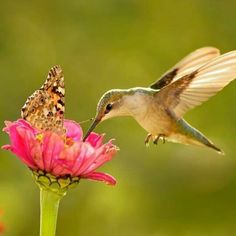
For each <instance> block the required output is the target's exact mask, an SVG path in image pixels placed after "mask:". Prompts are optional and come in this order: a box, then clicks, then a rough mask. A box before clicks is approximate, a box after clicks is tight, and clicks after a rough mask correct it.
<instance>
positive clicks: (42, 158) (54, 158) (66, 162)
mask: <svg viewBox="0 0 236 236" xmlns="http://www.w3.org/2000/svg"><path fill="white" fill-rule="evenodd" d="M5 124H6V127H5V128H4V129H3V131H5V132H6V133H7V134H8V135H9V137H10V141H11V144H10V145H4V146H3V147H2V148H3V149H5V150H10V151H11V152H13V153H14V154H15V155H16V156H17V157H19V159H20V160H21V161H22V162H23V163H24V164H26V165H27V166H28V167H29V168H30V169H32V170H36V171H38V170H41V171H44V172H46V173H50V174H52V175H53V176H55V177H63V176H71V177H78V178H79V179H81V178H83V179H91V180H98V181H103V182H105V183H107V184H110V185H115V183H116V180H115V178H114V177H112V176H111V175H109V174H106V173H102V172H96V169H97V168H99V167H100V166H102V165H103V164H104V163H105V162H107V161H109V160H111V158H112V157H113V156H114V154H115V153H116V151H117V147H116V146H115V145H113V144H112V141H109V142H108V143H105V144H103V143H102V142H103V135H99V134H96V133H92V134H91V135H90V136H89V137H88V138H87V139H86V141H85V142H83V141H82V139H83V131H82V129H81V127H80V125H79V124H78V123H76V122H74V121H70V120H65V121H64V127H65V128H66V135H58V134H57V133H55V132H51V131H41V130H37V129H35V128H34V127H32V126H31V125H30V124H29V123H28V122H26V121H25V120H23V119H19V120H17V121H14V122H9V121H7V122H5Z"/></svg>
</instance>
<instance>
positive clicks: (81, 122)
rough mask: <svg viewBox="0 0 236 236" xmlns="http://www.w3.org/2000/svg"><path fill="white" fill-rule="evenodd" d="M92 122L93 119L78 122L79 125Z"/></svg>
mask: <svg viewBox="0 0 236 236" xmlns="http://www.w3.org/2000/svg"><path fill="white" fill-rule="evenodd" d="M92 120H94V118H90V119H87V120H83V121H80V122H79V124H83V123H86V122H89V121H92Z"/></svg>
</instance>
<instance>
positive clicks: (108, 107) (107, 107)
mask: <svg viewBox="0 0 236 236" xmlns="http://www.w3.org/2000/svg"><path fill="white" fill-rule="evenodd" d="M111 109H112V104H110V103H109V104H107V106H106V110H105V114H107V113H108V112H109V111H110V110H111Z"/></svg>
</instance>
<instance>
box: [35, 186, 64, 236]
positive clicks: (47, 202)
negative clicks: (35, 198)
mask: <svg viewBox="0 0 236 236" xmlns="http://www.w3.org/2000/svg"><path fill="white" fill-rule="evenodd" d="M61 198H62V196H60V195H58V194H56V193H54V192H52V191H50V190H46V189H43V188H40V236H55V234H56V226H57V213H58V207H59V203H60V200H61Z"/></svg>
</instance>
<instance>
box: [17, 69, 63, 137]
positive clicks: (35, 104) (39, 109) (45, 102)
mask: <svg viewBox="0 0 236 236" xmlns="http://www.w3.org/2000/svg"><path fill="white" fill-rule="evenodd" d="M64 112H65V87H64V76H63V72H62V69H61V68H60V66H54V67H53V68H51V70H50V71H49V73H48V77H47V80H46V81H45V83H44V84H43V86H42V87H41V88H40V89H39V90H36V91H35V92H34V93H33V94H32V95H31V96H30V97H29V98H28V99H27V101H26V103H25V105H24V106H23V108H22V110H21V117H22V118H23V119H25V120H27V121H28V122H29V123H30V124H31V125H32V126H33V127H35V128H37V129H40V130H51V131H54V132H57V133H58V134H62V133H64V127H63V121H64Z"/></svg>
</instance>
